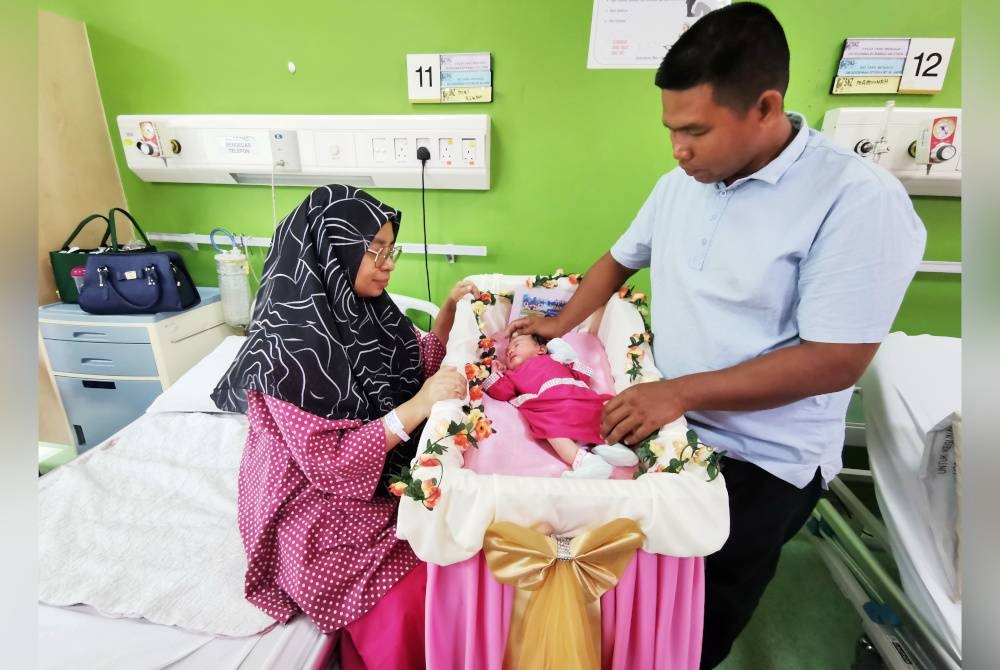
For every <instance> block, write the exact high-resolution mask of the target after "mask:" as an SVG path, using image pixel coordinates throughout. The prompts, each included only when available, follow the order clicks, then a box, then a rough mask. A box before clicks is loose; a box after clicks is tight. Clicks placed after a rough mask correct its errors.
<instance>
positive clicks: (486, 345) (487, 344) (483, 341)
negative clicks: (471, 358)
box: [479, 337, 493, 351]
mask: <svg viewBox="0 0 1000 670" xmlns="http://www.w3.org/2000/svg"><path fill="white" fill-rule="evenodd" d="M479 348H480V349H482V350H483V351H489V350H490V349H492V348H493V340H491V339H490V338H488V337H481V338H479Z"/></svg>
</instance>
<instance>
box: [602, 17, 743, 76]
mask: <svg viewBox="0 0 1000 670" xmlns="http://www.w3.org/2000/svg"><path fill="white" fill-rule="evenodd" d="M728 4H730V0H594V14H593V17H592V18H591V23H590V51H589V52H588V55H587V67H588V68H590V69H605V68H607V69H641V68H649V69H656V68H657V67H659V65H660V61H662V60H663V56H664V55H666V53H667V51H668V50H669V49H670V47H672V46H673V44H674V42H676V41H677V38H678V37H680V36H681V34H682V33H683V32H684V31H685V30H687V29H688V28H690V27H691V26H692V24H694V22H695V21H697V20H698V19H699V18H701V17H702V16H704V15H705V14H708V13H709V12H710V11H713V10H716V9H719V8H720V7H725V6H726V5H728Z"/></svg>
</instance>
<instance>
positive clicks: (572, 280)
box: [567, 275, 580, 285]
mask: <svg viewBox="0 0 1000 670" xmlns="http://www.w3.org/2000/svg"><path fill="white" fill-rule="evenodd" d="M567 279H569V283H570V284H573V285H575V284H576V283H577V282H578V281H580V276H579V275H570V276H569V277H567Z"/></svg>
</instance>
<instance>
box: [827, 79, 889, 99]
mask: <svg viewBox="0 0 1000 670" xmlns="http://www.w3.org/2000/svg"><path fill="white" fill-rule="evenodd" d="M899 79H900V78H899V77H889V76H881V77H835V78H834V80H833V91H832V93H833V94H834V95H844V94H850V93H895V92H896V91H897V90H898V89H899Z"/></svg>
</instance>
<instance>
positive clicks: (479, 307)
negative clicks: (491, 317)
mask: <svg viewBox="0 0 1000 670" xmlns="http://www.w3.org/2000/svg"><path fill="white" fill-rule="evenodd" d="M472 311H473V312H475V313H476V316H482V315H483V312H485V311H486V303H483V302H478V301H477V302H474V303H472Z"/></svg>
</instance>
